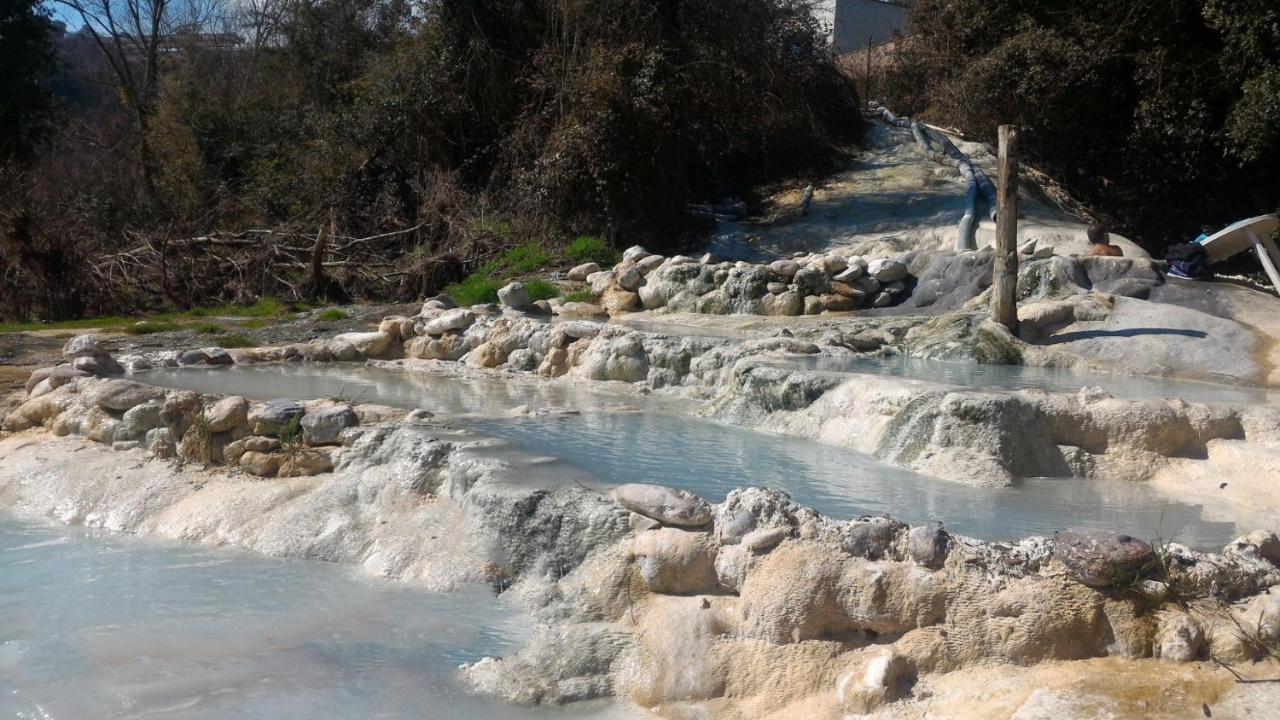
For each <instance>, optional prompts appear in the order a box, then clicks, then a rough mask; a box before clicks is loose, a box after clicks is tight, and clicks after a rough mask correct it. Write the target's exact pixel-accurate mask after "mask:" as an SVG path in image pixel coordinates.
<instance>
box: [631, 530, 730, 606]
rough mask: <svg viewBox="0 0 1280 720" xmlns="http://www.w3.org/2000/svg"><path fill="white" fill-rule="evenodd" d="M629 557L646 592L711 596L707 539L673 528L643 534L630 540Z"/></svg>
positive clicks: (711, 547)
mask: <svg viewBox="0 0 1280 720" xmlns="http://www.w3.org/2000/svg"><path fill="white" fill-rule="evenodd" d="M631 556H632V559H633V561H634V562H635V564H636V569H637V571H638V572H639V575H640V578H641V579H642V580H643V581H644V583H645V586H646V587H648V588H649V590H651V591H653V592H656V593H662V594H666V595H690V594H694V593H704V592H711V591H712V590H714V589H715V588H716V587H717V585H718V580H717V577H716V567H715V561H716V546H715V543H714V542H713V541H712V540H711V535H710V534H709V533H704V532H690V531H687V530H682V529H679V528H674V527H663V528H657V529H654V530H646V531H645V532H642V533H639V534H638V535H636V537H635V538H634V539H633V540H632V543H631Z"/></svg>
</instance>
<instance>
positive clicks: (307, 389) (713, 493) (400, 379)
mask: <svg viewBox="0 0 1280 720" xmlns="http://www.w3.org/2000/svg"><path fill="white" fill-rule="evenodd" d="M142 379H144V380H145V381H147V382H152V383H155V384H158V385H164V386H168V387H181V388H187V389H193V390H198V391H202V392H221V393H236V394H242V395H245V396H247V397H253V398H258V399H269V398H277V397H292V398H302V399H305V398H316V397H331V396H336V395H343V396H345V397H349V398H350V397H359V398H360V399H361V400H362V401H365V402H382V403H387V404H393V405H398V406H401V407H413V408H425V409H428V410H433V411H438V412H448V413H451V414H455V415H457V414H462V415H470V416H472V417H471V418H469V419H466V420H463V421H462V424H463V425H464V426H466V427H468V428H469V429H471V430H473V431H474V432H476V433H478V434H481V435H485V436H489V437H496V438H501V439H503V440H507V441H509V442H511V443H512V444H514V445H515V446H516V448H518V450H519V453H520V454H519V457H517V458H516V459H517V460H521V459H527V458H528V457H529V456H538V457H549V458H553V459H554V460H553V461H552V462H549V463H537V464H531V465H528V466H527V467H524V468H522V471H521V473H520V477H519V479H518V481H519V482H521V483H523V484H536V485H539V486H545V487H554V486H559V485H564V484H566V483H570V482H577V483H582V484H586V485H591V486H597V487H608V486H611V485H617V484H621V483H625V482H648V483H658V484H663V485H672V486H675V487H681V488H685V489H687V490H690V491H692V492H696V493H698V494H700V495H703V496H704V497H707V498H708V499H710V500H712V501H719V500H721V499H723V498H724V496H725V494H726V493H727V492H728V491H729V490H731V489H733V488H735V487H744V486H751V485H755V486H767V487H774V488H779V489H782V490H786V491H787V492H789V493H790V494H791V496H792V497H793V498H794V499H795V500H796V501H797V502H799V503H800V504H802V505H807V506H810V507H813V508H816V509H818V510H819V511H820V512H822V513H824V514H826V515H829V516H831V517H836V518H848V517H854V516H858V515H873V514H880V513H888V514H890V515H893V516H894V517H897V518H899V519H902V520H905V521H908V522H912V523H923V522H932V521H945V523H946V525H947V527H949V528H950V529H952V530H953V531H955V532H959V533H963V534H967V535H972V536H975V537H980V538H985V539H992V540H1009V539H1016V538H1020V537H1024V536H1027V535H1045V534H1052V533H1053V532H1054V531H1057V530H1064V529H1068V528H1091V529H1102V530H1117V531H1122V532H1126V533H1129V534H1131V535H1134V536H1136V537H1140V538H1156V537H1160V538H1163V539H1165V540H1170V539H1176V540H1178V541H1179V542H1183V543H1185V544H1188V545H1191V546H1193V547H1196V548H1203V549H1218V548H1221V547H1222V546H1223V545H1224V544H1226V543H1227V542H1228V541H1230V540H1231V539H1233V538H1234V537H1237V536H1238V535H1239V534H1240V531H1241V530H1242V528H1238V527H1237V526H1236V525H1235V524H1234V523H1229V522H1214V521H1210V520H1208V519H1206V518H1204V517H1203V514H1202V512H1201V509H1200V507H1198V506H1195V505H1187V504H1183V503H1177V502H1170V501H1168V500H1167V499H1166V498H1164V497H1163V496H1161V495H1159V494H1157V493H1156V492H1154V491H1152V490H1151V489H1150V488H1148V487H1147V486H1145V485H1142V484H1140V483H1125V482H1103V481H1086V480H1079V479H1064V478H1034V479H1030V480H1027V481H1024V482H1022V483H1020V484H1019V485H1017V486H1015V487H1009V488H975V487H969V486H965V485H960V484H956V483H948V482H943V481H939V480H935V479H931V478H927V477H924V476H922V475H919V474H917V473H914V472H911V471H909V470H903V469H900V468H895V467H893V466H890V465H887V464H885V463H882V462H880V461H878V460H876V459H874V458H871V457H868V456H866V455H862V454H859V453H855V452H852V451H849V450H845V449H843V448H838V447H834V446H831V445H825V444H822V443H816V442H810V441H806V440H799V439H795V438H785V437H776V436H771V435H766V434H762V433H757V432H753V431H750V430H744V429H741V428H736V427H732V426H726V425H722V424H719V423H714V422H710V421H707V420H701V419H697V418H692V417H688V416H684V415H681V414H678V413H666V412H657V411H653V412H650V411H646V412H623V413H608V412H599V410H601V409H603V408H604V407H605V406H606V405H607V404H608V401H609V398H608V397H607V396H606V397H600V396H598V395H593V394H592V393H591V392H590V391H588V390H583V389H580V388H574V387H573V386H570V385H565V384H552V385H547V384H543V385H540V386H535V385H513V384H509V383H504V382H500V381H478V380H467V381H462V380H457V379H450V378H447V377H443V376H437V375H429V374H424V373H413V372H404V371H396V370H389V369H383V368H373V367H364V366H342V365H334V364H328V365H251V366H242V367H230V368H223V369H212V370H209V369H184V370H177V371H158V372H151V373H147V374H145V375H144V376H143V377H142ZM517 405H528V406H533V407H556V408H571V409H578V410H583V411H584V412H582V414H576V415H561V416H554V417H545V418H510V417H506V415H507V414H508V411H509V410H510V408H512V407H515V406H517Z"/></svg>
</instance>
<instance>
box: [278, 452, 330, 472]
mask: <svg viewBox="0 0 1280 720" xmlns="http://www.w3.org/2000/svg"><path fill="white" fill-rule="evenodd" d="M331 470H333V456H332V455H331V454H330V451H329V450H327V449H324V448H304V449H302V450H297V451H295V452H291V453H286V454H285V456H284V459H283V460H281V462H280V467H279V469H278V470H277V471H276V475H277V476H279V477H311V476H313V475H320V474H321V473H327V472H330V471H331Z"/></svg>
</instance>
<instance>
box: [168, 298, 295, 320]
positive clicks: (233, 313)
mask: <svg viewBox="0 0 1280 720" xmlns="http://www.w3.org/2000/svg"><path fill="white" fill-rule="evenodd" d="M305 307H306V306H303V305H294V306H289V305H286V304H285V303H282V302H280V301H279V300H277V299H275V298H269V297H266V298H262V299H261V300H259V301H258V302H256V303H254V304H252V305H247V306H246V305H222V306H220V307H197V308H191V309H190V310H188V311H187V312H186V313H183V314H184V315H186V316H187V317H193V318H203V317H249V318H267V317H281V316H284V315H288V314H289V313H291V312H293V311H294V310H295V309H298V310H301V309H305Z"/></svg>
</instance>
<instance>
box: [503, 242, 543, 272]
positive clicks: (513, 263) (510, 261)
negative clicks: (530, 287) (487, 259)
mask: <svg viewBox="0 0 1280 720" xmlns="http://www.w3.org/2000/svg"><path fill="white" fill-rule="evenodd" d="M549 264H551V254H550V253H548V252H547V251H546V250H543V249H542V248H540V247H538V246H537V245H518V246H516V247H513V248H511V249H510V250H508V251H507V252H506V254H504V255H503V256H502V267H503V268H505V269H506V270H507V271H508V272H511V273H513V274H516V275H521V274H524V273H528V272H533V271H534V270H540V269H542V268H544V267H546V266H547V265H549Z"/></svg>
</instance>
